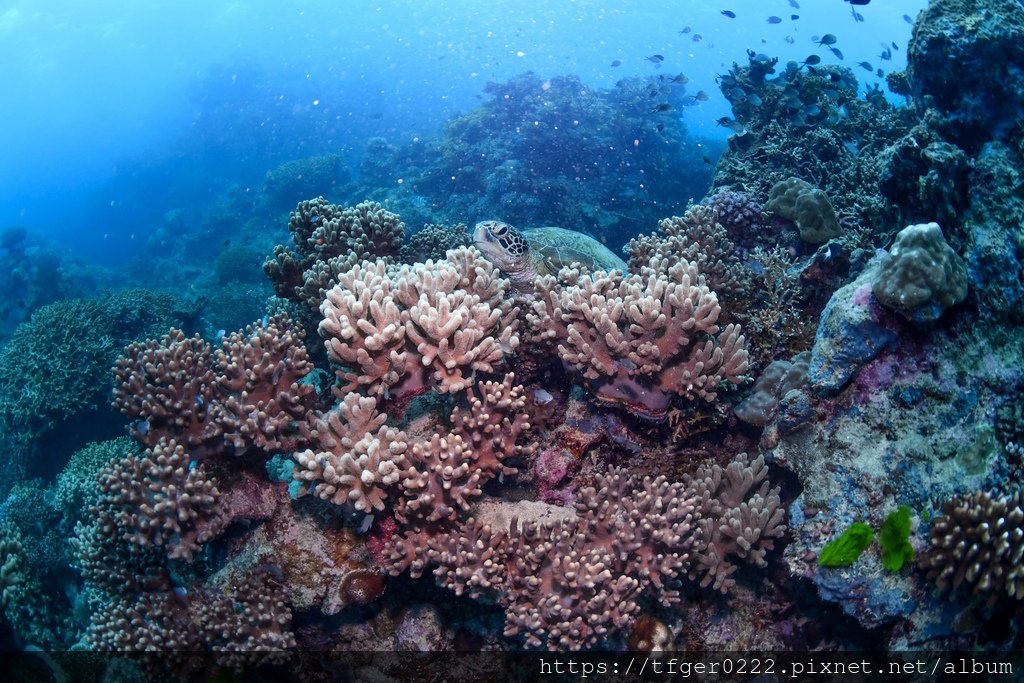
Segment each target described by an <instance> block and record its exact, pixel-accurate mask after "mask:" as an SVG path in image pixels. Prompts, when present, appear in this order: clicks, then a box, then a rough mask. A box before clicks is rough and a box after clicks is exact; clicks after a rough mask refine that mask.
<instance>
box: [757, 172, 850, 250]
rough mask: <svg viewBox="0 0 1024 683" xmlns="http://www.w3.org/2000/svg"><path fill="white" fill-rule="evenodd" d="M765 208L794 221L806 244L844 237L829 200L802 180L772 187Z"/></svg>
mask: <svg viewBox="0 0 1024 683" xmlns="http://www.w3.org/2000/svg"><path fill="white" fill-rule="evenodd" d="M764 208H765V209H767V210H768V211H772V212H774V213H776V214H778V215H779V216H781V217H782V218H785V219H786V220H788V221H792V222H793V223H794V224H795V225H796V227H797V229H798V230H799V231H800V239H802V240H803V241H804V242H809V243H811V244H821V243H823V242H828V241H829V240H830V239H833V238H835V237H839V236H840V235H842V234H843V229H842V228H841V227H839V219H838V218H836V212H835V209H833V208H832V203H831V202H830V201H829V200H828V196H827V195H826V194H825V193H824V192H822V191H821V190H819V189H817V188H815V187H811V184H810V183H808V182H807V181H804V180H801V179H800V178H787V179H785V180H780V181H779V182H777V183H775V184H774V185H772V189H771V190H770V191H769V192H768V202H767V203H766V204H765V205H764Z"/></svg>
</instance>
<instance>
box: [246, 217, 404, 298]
mask: <svg viewBox="0 0 1024 683" xmlns="http://www.w3.org/2000/svg"><path fill="white" fill-rule="evenodd" d="M288 230H289V231H290V232H291V234H292V243H293V246H294V249H293V248H289V247H284V246H281V245H278V246H277V247H275V248H274V257H273V258H268V259H267V261H266V263H264V264H263V270H264V272H266V274H267V277H269V278H270V280H271V282H273V283H274V290H275V291H276V292H277V295H278V296H280V297H283V298H285V299H291V300H292V301H302V302H305V303H306V304H307V305H308V306H309V307H310V308H311V309H313V310H314V311H316V310H317V309H318V308H319V307H320V302H321V301H323V298H324V292H325V291H326V290H328V289H330V288H331V287H332V286H334V283H335V281H336V278H337V276H338V275H339V274H341V273H343V272H345V271H346V270H348V269H349V268H351V267H352V266H353V265H355V264H356V263H359V262H360V261H362V260H364V259H370V260H372V259H376V258H381V257H384V258H388V259H390V258H391V257H393V256H394V255H395V254H397V253H398V249H399V247H401V246H402V240H403V239H404V238H405V224H404V223H402V220H401V218H399V217H398V215H397V214H394V213H391V212H390V211H386V210H385V209H384V208H383V207H382V206H381V205H380V204H377V203H376V202H363V203H361V204H357V205H356V206H355V207H352V208H346V207H342V206H338V205H336V204H331V203H329V202H328V201H327V200H326V199H324V198H323V197H317V198H316V199H310V200H307V201H304V202H300V203H299V205H298V206H297V207H295V210H294V211H292V213H291V218H290V220H289V222H288Z"/></svg>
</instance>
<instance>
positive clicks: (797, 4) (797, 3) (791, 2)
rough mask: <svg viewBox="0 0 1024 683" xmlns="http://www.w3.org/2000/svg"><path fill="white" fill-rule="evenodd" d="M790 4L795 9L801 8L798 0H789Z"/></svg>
mask: <svg viewBox="0 0 1024 683" xmlns="http://www.w3.org/2000/svg"><path fill="white" fill-rule="evenodd" d="M789 6H790V7H792V8H793V9H800V3H799V2H797V1H796V0H789Z"/></svg>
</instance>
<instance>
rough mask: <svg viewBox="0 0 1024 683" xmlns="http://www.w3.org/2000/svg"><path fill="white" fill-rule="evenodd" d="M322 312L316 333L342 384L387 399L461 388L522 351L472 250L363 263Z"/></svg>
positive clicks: (510, 310) (503, 288)
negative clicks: (438, 257) (394, 264)
mask: <svg viewBox="0 0 1024 683" xmlns="http://www.w3.org/2000/svg"><path fill="white" fill-rule="evenodd" d="M338 280H339V281H338V284H337V286H335V287H334V288H333V289H331V290H330V291H329V292H328V293H327V298H326V300H325V301H324V303H323V306H322V307H321V312H322V313H323V316H324V319H323V321H322V322H321V323H320V327H319V331H320V336H322V337H323V338H324V340H325V342H326V345H327V353H328V356H329V357H330V359H331V362H333V363H334V364H335V365H336V366H337V367H336V372H337V375H338V379H339V380H341V382H342V384H343V385H342V387H341V388H340V391H341V392H348V391H352V390H355V389H360V388H361V389H365V390H366V391H368V392H369V393H370V394H373V395H375V396H378V397H383V398H385V399H387V398H390V397H391V395H392V394H396V395H397V397H399V398H403V397H408V396H411V395H415V394H417V393H420V392H422V391H425V390H426V389H429V388H433V389H434V390H435V391H437V392H439V393H455V392H459V391H461V390H463V389H465V388H466V387H467V386H469V384H470V382H471V381H472V379H471V377H472V375H473V374H474V373H476V372H477V371H480V372H494V371H495V370H496V369H497V367H498V366H499V365H500V364H501V363H502V362H503V361H504V360H505V357H506V356H507V355H509V354H511V353H513V352H514V351H515V350H516V348H517V347H518V345H519V337H518V335H517V334H516V330H517V328H518V320H517V317H516V316H517V315H518V312H519V309H518V308H516V307H515V306H514V305H513V304H512V302H511V301H508V300H507V299H506V297H505V294H506V292H507V291H508V287H509V283H508V280H506V279H504V278H502V277H501V276H500V274H499V272H498V271H497V269H495V268H494V267H493V266H492V265H491V264H490V263H489V262H488V261H487V260H486V259H484V258H483V257H482V256H481V255H480V252H479V251H478V250H476V249H475V248H473V247H464V248H460V249H455V250H452V251H449V252H448V256H447V257H446V258H445V259H444V260H442V261H437V262H434V261H427V262H426V263H422V264H416V265H412V266H403V267H401V268H400V269H395V268H389V267H388V264H387V262H386V261H383V260H378V261H376V262H375V263H369V262H364V263H362V264H360V265H358V266H355V267H354V268H352V269H351V270H349V271H348V272H345V273H342V274H341V275H340V276H339V278H338Z"/></svg>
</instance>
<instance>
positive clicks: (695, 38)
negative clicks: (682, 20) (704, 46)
mask: <svg viewBox="0 0 1024 683" xmlns="http://www.w3.org/2000/svg"><path fill="white" fill-rule="evenodd" d="M703 39H704V36H702V35H701V34H699V33H694V34H693V42H695V43H699V42H700V41H701V40H703Z"/></svg>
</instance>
